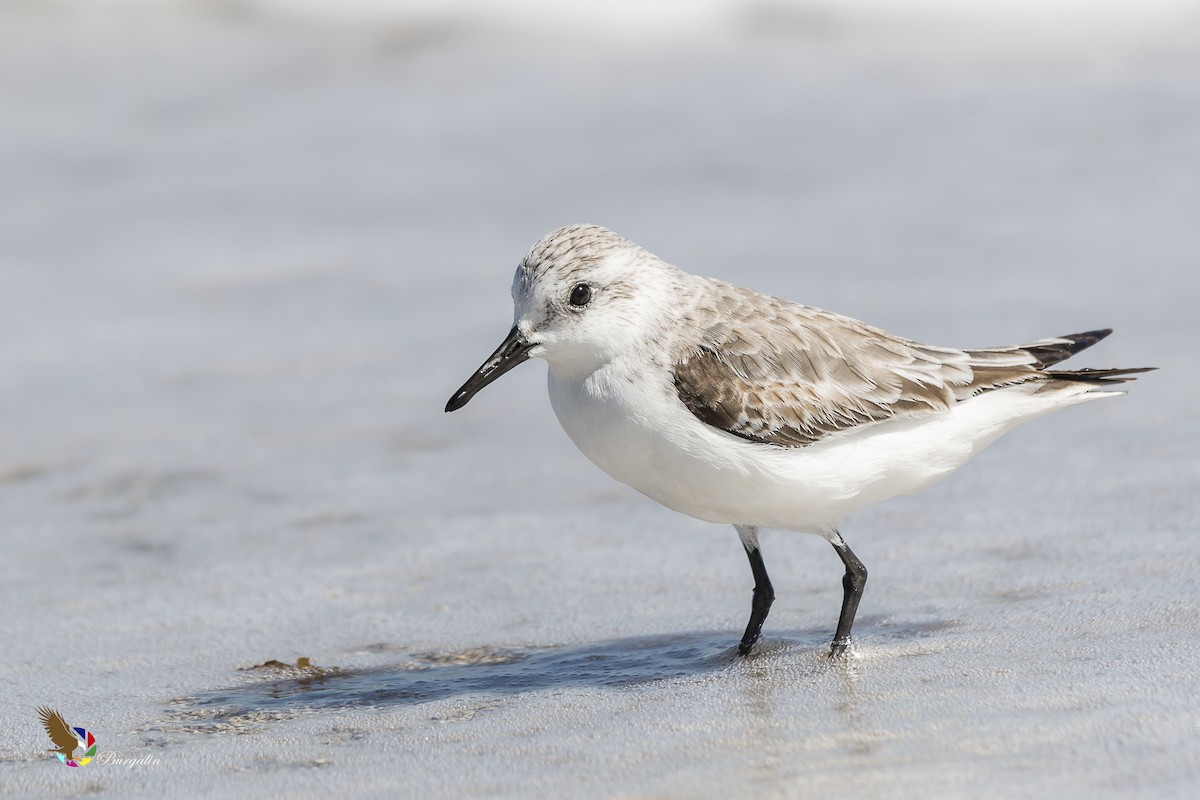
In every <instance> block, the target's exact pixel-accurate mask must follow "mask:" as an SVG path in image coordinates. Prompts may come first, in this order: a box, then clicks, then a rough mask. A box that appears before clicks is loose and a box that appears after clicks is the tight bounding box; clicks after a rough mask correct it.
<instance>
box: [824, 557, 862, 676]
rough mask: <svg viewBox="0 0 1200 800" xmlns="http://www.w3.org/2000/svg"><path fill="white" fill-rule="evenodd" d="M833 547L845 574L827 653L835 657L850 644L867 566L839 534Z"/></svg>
mask: <svg viewBox="0 0 1200 800" xmlns="http://www.w3.org/2000/svg"><path fill="white" fill-rule="evenodd" d="M835 535H836V536H837V538H836V539H833V540H832V542H831V544H833V549H834V550H836V551H837V554H838V556H839V557H841V559H842V563H843V564H845V565H846V574H845V575H844V576H843V577H842V591H843V594H842V614H841V616H839V617H838V626H837V633H835V634H834V635H833V644H832V645H830V648H829V655H830V656H832V657H834V658H837V657H838V656H840V655H841V654H842V653H844V652H846V646H847V645H849V644H850V628H851V627H853V625H854V615H855V613H856V612H857V611H858V601H859V600H861V599H862V593H863V587H864V586H866V585H867V568H866V567H864V566H863V563H862V562H861V561H859V560H858V556H856V555H854V551H852V550H851V549H850V548H849V547H847V546H846V542H845V541H844V540H843V539H842V537H841V535H840V534H835Z"/></svg>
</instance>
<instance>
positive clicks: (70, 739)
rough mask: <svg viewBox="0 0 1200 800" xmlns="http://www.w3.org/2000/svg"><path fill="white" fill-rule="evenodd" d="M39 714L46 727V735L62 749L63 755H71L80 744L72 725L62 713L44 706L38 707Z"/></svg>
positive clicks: (43, 725)
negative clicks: (72, 731)
mask: <svg viewBox="0 0 1200 800" xmlns="http://www.w3.org/2000/svg"><path fill="white" fill-rule="evenodd" d="M38 716H39V717H41V718H42V727H43V728H45V729H46V735H47V736H49V737H50V741H52V742H54V746H55V747H56V748H57V749H58V750H61V751H62V753H63V755H69V754H70V753H71V751H72V750H74V749H75V748H76V747H78V746H79V740H78V739H76V738H75V734H73V733H71V726H70V725H68V724H67V721H66V720H65V719H63V718H62V714H59V713H58V712H57V711H55V710H53V709H50V708H45V707H42V708H39V709H38Z"/></svg>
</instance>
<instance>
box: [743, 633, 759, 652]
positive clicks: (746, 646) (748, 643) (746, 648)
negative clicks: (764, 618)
mask: <svg viewBox="0 0 1200 800" xmlns="http://www.w3.org/2000/svg"><path fill="white" fill-rule="evenodd" d="M757 641H758V637H757V636H755V637H753V638H749V639H742V641H741V642H739V643H738V655H739V656H748V655H750V651H751V650H753V649H754V643H755V642H757Z"/></svg>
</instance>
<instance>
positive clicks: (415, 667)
mask: <svg viewBox="0 0 1200 800" xmlns="http://www.w3.org/2000/svg"><path fill="white" fill-rule="evenodd" d="M864 622H867V624H869V622H868V621H866V620H864ZM942 627H945V625H944V623H943V624H937V623H934V624H932V625H918V626H910V627H908V628H907V630H906V631H905V632H904V633H906V634H907V635H908V636H914V635H915V636H920V635H921V634H922V633H925V632H928V631H926V630H925V629H926V628H928V629H929V630H933V629H938V628H942ZM893 633H900V632H899V631H893ZM828 636H829V632H828V630H825V629H824V628H820V629H812V630H805V631H787V632H785V636H784V637H771V638H770V639H765V640H763V641H760V642H759V643H758V645H757V646H756V647H755V651H754V653H753V654H752V655H751V656H750V657H749V658H741V657H739V656H738V655H737V649H736V647H735V646H734V644H735V643H736V641H737V640H736V638H735V637H733V636H731V634H730V632H729V631H699V632H690V633H682V634H674V635H668V636H638V637H629V638H622V639H609V640H606V641H602V642H592V643H587V644H578V645H563V646H553V647H524V648H504V647H479V648H473V649H470V650H464V651H458V652H450V653H416V654H412V655H409V656H408V658H407V660H405V661H403V662H402V663H398V664H395V665H391V666H386V667H378V668H372V669H357V670H356V669H349V670H343V669H338V668H334V669H327V670H322V669H318V668H312V669H309V670H300V669H293V670H290V674H288V676H287V677H279V678H274V679H272V680H266V681H258V682H254V683H247V684H245V685H242V686H237V687H232V688H229V689H220V690H215V691H211V692H205V693H203V694H199V695H195V696H192V697H187V698H182V699H180V700H178V701H176V702H175V703H173V705H176V706H183V707H184V708H188V709H190V710H191V711H193V712H195V714H194V716H196V717H203V718H207V719H209V720H214V719H222V718H224V719H233V718H238V717H246V716H248V715H257V714H278V713H282V714H283V715H285V716H286V715H290V714H291V713H297V712H303V711H313V710H322V709H347V708H351V709H353V708H379V707H387V706H395V705H412V704H417V703H425V702H430V701H434V700H442V699H446V698H452V697H457V696H461V695H470V694H485V695H492V696H505V695H514V694H520V693H523V692H536V691H540V690H545V689H564V688H602V687H623V686H635V685H638V684H645V683H651V682H654V681H662V680H670V679H677V678H687V677H696V676H701V675H706V674H711V673H717V672H720V671H723V670H737V671H741V670H755V669H758V668H761V667H762V666H766V664H764V662H769V661H771V660H775V659H778V658H780V657H781V656H787V657H788V658H787V659H786V661H787V666H786V668H787V669H788V670H790V671H793V672H794V671H795V670H797V669H799V670H800V671H801V672H805V673H812V674H816V673H819V672H823V671H826V670H828V669H830V668H831V667H833V666H834V665H836V664H838V663H839V662H831V661H830V660H829V658H828V655H827V654H828ZM779 666H781V667H782V666H783V665H782V664H780V665H779ZM284 672H285V673H286V672H288V671H287V670H285V671H284ZM189 716H191V715H190V714H189Z"/></svg>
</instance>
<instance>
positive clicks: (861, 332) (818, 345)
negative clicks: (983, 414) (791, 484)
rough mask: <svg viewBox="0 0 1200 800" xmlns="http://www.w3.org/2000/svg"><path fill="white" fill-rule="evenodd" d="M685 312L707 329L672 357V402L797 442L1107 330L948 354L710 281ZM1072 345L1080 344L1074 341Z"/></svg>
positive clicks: (771, 439)
mask: <svg viewBox="0 0 1200 800" xmlns="http://www.w3.org/2000/svg"><path fill="white" fill-rule="evenodd" d="M718 287H719V292H718V295H717V298H716V300H715V302H713V303H712V304H711V306H702V307H699V308H697V309H696V311H695V313H694V318H693V319H692V320H690V321H691V322H693V323H696V324H699V325H700V327H701V328H702V330H703V331H704V334H703V336H702V337H701V340H700V342H699V343H698V344H696V345H695V346H694V347H693V348H691V349H690V350H688V351H687V352H684V353H682V354H681V355H680V357H679V358H678V360H677V362H676V364H675V365H674V380H675V390H676V393H677V395H678V397H679V399H680V401H681V402H682V403H683V404H684V405H685V406H686V407H687V408H688V410H689V411H691V412H692V413H693V414H694V415H695V416H696V417H697V418H699V419H700V420H701V421H703V422H705V423H707V424H709V425H712V426H713V427H715V428H719V429H721V430H724V431H727V432H729V433H732V434H734V435H736V436H741V437H742V438H745V439H749V440H751V441H755V442H762V443H764V444H772V445H777V446H780V447H804V446H806V445H810V444H813V443H814V442H817V441H819V440H821V439H823V438H825V437H827V436H830V435H832V434H835V433H839V432H842V431H846V430H850V429H852V428H855V427H858V426H860V425H866V424H870V423H873V422H879V421H882V420H885V419H894V418H904V417H916V416H921V415H925V414H931V413H937V412H940V411H944V410H946V409H947V408H949V407H950V406H951V405H952V404H954V403H956V402H958V401H959V400H964V399H966V398H968V397H971V396H973V395H975V394H978V393H979V392H982V391H987V390H988V389H994V388H997V387H1000V386H1008V385H1011V384H1014V383H1022V382H1024V381H1028V380H1036V379H1043V378H1045V377H1047V376H1046V375H1045V373H1043V372H1042V369H1041V368H1042V367H1043V366H1044V365H1045V364H1047V363H1056V362H1057V361H1061V360H1062V359H1064V358H1066V357H1067V356H1068V355H1070V354H1071V353H1073V352H1076V351H1077V350H1079V349H1083V346H1086V344H1083V342H1084V341H1086V343H1087V344H1092V343H1094V342H1096V341H1099V339H1100V338H1102V337H1103V335H1104V334H1105V333H1106V332H1103V331H1094V332H1091V333H1089V334H1079V335H1078V336H1079V338H1080V343H1079V345H1077V344H1076V342H1075V341H1074V340H1072V339H1069V338H1066V337H1064V338H1061V339H1046V340H1043V341H1041V342H1038V343H1036V344H1034V345H1028V346H1026V347H999V348H989V349H980V350H955V349H952V348H942V347H930V346H928V345H923V344H920V343H918V342H914V341H911V340H908V339H902V338H899V337H896V336H892V335H891V334H889V333H886V332H885V331H882V330H879V329H878V328H874V327H871V326H869V325H866V324H864V323H862V322H859V321H857V320H854V319H850V318H849V317H843V316H839V315H836V314H831V313H829V312H825V311H821V310H820V309H815V308H810V307H808V306H802V305H798V304H795V303H789V302H786V301H784V300H778V299H776V298H770V297H766V296H764V295H759V294H756V293H754V292H750V291H748V290H745V289H740V288H738V287H735V286H731V285H728V284H718ZM1080 345H1081V346H1080Z"/></svg>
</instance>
